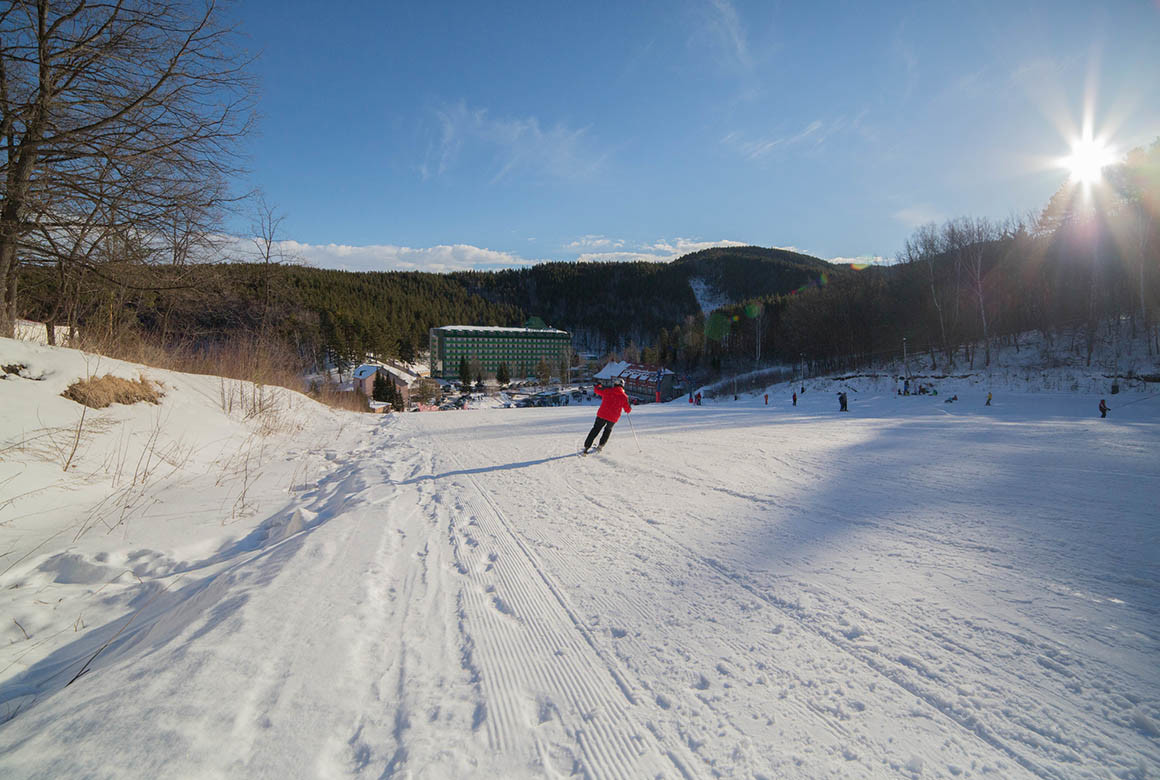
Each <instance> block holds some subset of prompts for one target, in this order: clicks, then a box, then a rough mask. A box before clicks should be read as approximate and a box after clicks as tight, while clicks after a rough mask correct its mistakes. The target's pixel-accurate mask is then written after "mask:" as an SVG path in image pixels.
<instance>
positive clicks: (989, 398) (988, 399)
mask: <svg viewBox="0 0 1160 780" xmlns="http://www.w3.org/2000/svg"><path fill="white" fill-rule="evenodd" d="M990 405H991V394H990V393H987V403H985V404H983V406H990Z"/></svg>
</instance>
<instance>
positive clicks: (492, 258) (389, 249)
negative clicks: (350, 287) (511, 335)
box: [278, 241, 544, 273]
mask: <svg viewBox="0 0 1160 780" xmlns="http://www.w3.org/2000/svg"><path fill="white" fill-rule="evenodd" d="M278 246H279V248H280V249H281V250H282V253H283V256H285V257H287V258H294V259H298V260H301V261H303V262H305V263H307V264H308V265H312V266H316V267H318V268H334V269H338V270H342V271H428V272H431V273H449V272H451V271H473V270H474V271H479V270H488V269H495V268H515V267H520V266H527V265H534V264H535V263H541V262H544V261H543V260H529V259H526V258H523V257H520V256H519V255H514V254H512V253H510V252H497V251H495V250H493V249H484V248H481V247H477V246H471V245H470V244H441V245H438V246H431V247H409V246H394V245H391V244H374V245H369V246H351V245H349V244H304V243H301V242H298V241H280V242H279V243H278Z"/></svg>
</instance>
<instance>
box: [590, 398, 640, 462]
mask: <svg viewBox="0 0 1160 780" xmlns="http://www.w3.org/2000/svg"><path fill="white" fill-rule="evenodd" d="M594 392H595V393H596V395H598V396H600V408H599V409H597V410H596V422H595V423H593V424H592V430H590V431H588V438H587V439H585V440H584V454H585V455H587V454H588V450H589V448H591V447H592V442H593V441H595V439H596V434H598V433H600V429H601V428H603V429H604V435H603V436H601V437H600V444H599V445H597V447H596V451H597V452H600V450H602V449H604V445H605V444H607V443H608V437H609V436H610V435H611V434H612V426H613V425H616V421H617V420H619V419H620V413H621V412H622V411H624V412H628V413H629V414H632V406H631V405H630V404H629V403H628V395H627V394H625V392H624V380H623V379H617V380H616V381H615V382H614V383H613V386H612V387H601V386H600V385H596V387H595V388H594Z"/></svg>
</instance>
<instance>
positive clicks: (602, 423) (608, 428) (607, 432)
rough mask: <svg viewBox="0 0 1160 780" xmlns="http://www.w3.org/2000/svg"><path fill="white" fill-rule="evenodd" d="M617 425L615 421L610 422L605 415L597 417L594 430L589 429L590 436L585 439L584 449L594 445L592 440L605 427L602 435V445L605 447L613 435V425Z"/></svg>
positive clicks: (593, 424) (593, 426) (593, 425)
mask: <svg viewBox="0 0 1160 780" xmlns="http://www.w3.org/2000/svg"><path fill="white" fill-rule="evenodd" d="M614 425H616V423H614V422H609V421H608V420H605V419H604V418H603V417H597V418H596V422H594V423H592V430H590V431H588V438H587V439H585V440H584V449H588V448H589V447H591V446H592V442H593V441H595V440H596V434H598V433H600V429H601V428H603V429H604V435H603V436H601V437H600V446H601V447H603V446H604V445H605V444H607V443H608V437H609V436H611V435H612V426H614Z"/></svg>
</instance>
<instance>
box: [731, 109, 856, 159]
mask: <svg viewBox="0 0 1160 780" xmlns="http://www.w3.org/2000/svg"><path fill="white" fill-rule="evenodd" d="M846 124H847V123H846V121H845V120H844V119H840V120H838V121H837V122H832V123H830V124H829V125H826V124H825V123H823V122H822V120H820V119H815V120H814V121H812V122H810V123H809V124H808V125H806V126H805V127H803V128H802V129H801V130H799V131H798V132H796V133H794V134H792V135H780V136H767V137H765V138H749V137H747V136H746V134H745V133H742V132H740V131H734V132H731V133H728V134H726V135H725V137H723V138H722V139H721V143H722V144H724V145H725V146H728V147H730V148H732V149H735V150H736V151H737V152H738V153H740V154H741V156H742V157H744V158H746V159H747V160H760V159H763V158H765V157H768V156H769V155H770V154H772V153H773V152H774V151H776V150H778V149H784V148H787V147H792V146H795V145H797V144H802V143H805V142H809V143H810V144H812V145H813V146H820V145H821V144H823V143H825V141H826V139H827V138H829V137H830V136H831V135H833V134H834V133H835V132H837V131H838V130H840V129H842V128H843V127H844V126H845V125H846Z"/></svg>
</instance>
